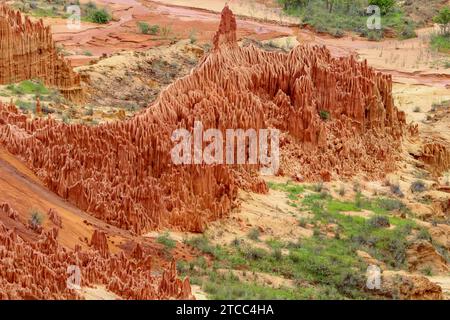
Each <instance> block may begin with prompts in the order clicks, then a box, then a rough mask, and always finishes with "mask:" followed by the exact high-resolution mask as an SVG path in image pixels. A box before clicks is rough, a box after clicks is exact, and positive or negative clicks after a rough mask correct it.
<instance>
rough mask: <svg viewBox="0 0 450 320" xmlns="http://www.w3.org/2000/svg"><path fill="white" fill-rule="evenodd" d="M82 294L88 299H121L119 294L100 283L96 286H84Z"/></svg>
mask: <svg viewBox="0 0 450 320" xmlns="http://www.w3.org/2000/svg"><path fill="white" fill-rule="evenodd" d="M80 294H81V296H83V297H84V298H85V299H86V300H120V297H119V296H117V295H116V294H115V293H113V292H111V291H108V290H107V289H106V288H105V287H104V286H100V285H99V286H95V287H94V288H89V287H83V288H81V292H80Z"/></svg>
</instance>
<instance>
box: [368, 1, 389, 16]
mask: <svg viewBox="0 0 450 320" xmlns="http://www.w3.org/2000/svg"><path fill="white" fill-rule="evenodd" d="M369 5H374V6H378V7H380V10H381V14H382V15H386V14H387V13H388V12H390V11H392V9H393V8H394V7H395V0H369Z"/></svg>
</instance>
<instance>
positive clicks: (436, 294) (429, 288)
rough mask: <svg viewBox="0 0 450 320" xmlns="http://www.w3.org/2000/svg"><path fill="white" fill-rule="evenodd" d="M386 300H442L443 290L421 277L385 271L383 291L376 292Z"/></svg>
mask: <svg viewBox="0 0 450 320" xmlns="http://www.w3.org/2000/svg"><path fill="white" fill-rule="evenodd" d="M375 293H376V294H378V295H381V296H383V297H385V298H390V299H401V300H441V299H443V294H442V288H441V287H440V286H438V285H437V284H435V283H433V282H431V281H430V280H428V279H427V278H426V277H424V276H421V275H412V274H408V273H406V272H403V271H384V272H383V273H382V280H381V289H380V290H377V292H375Z"/></svg>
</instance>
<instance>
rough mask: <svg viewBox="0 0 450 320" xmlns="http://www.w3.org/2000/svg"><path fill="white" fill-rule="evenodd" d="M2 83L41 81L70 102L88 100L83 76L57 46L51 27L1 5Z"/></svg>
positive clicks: (0, 51)
mask: <svg viewBox="0 0 450 320" xmlns="http://www.w3.org/2000/svg"><path fill="white" fill-rule="evenodd" d="M0 35H1V37H0V84H8V83H16V82H20V81H23V80H28V79H34V78H38V79H41V80H42V81H43V82H44V83H45V84H46V85H49V86H54V87H56V88H58V89H59V90H60V91H61V93H62V94H63V95H64V96H65V97H66V98H67V99H69V100H71V101H74V102H81V101H82V100H83V98H84V94H83V90H82V88H81V84H80V76H79V75H78V74H77V73H75V72H74V71H73V70H72V68H71V66H70V64H69V63H68V62H67V61H66V60H65V59H64V57H63V56H61V55H60V54H59V53H58V52H57V49H56V47H55V43H54V41H53V38H52V34H51V32H50V27H48V26H47V27H46V26H44V24H43V22H42V20H39V21H38V22H32V21H31V20H30V19H29V18H28V17H25V18H23V17H22V15H21V13H20V12H19V11H14V10H12V9H10V8H9V7H8V6H7V5H5V4H0Z"/></svg>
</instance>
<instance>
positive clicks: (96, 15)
mask: <svg viewBox="0 0 450 320" xmlns="http://www.w3.org/2000/svg"><path fill="white" fill-rule="evenodd" d="M111 19H112V17H111V15H110V14H109V12H108V11H106V10H105V9H92V10H90V11H89V12H88V16H87V20H88V21H90V22H93V23H98V24H106V23H108V22H109V21H111Z"/></svg>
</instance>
